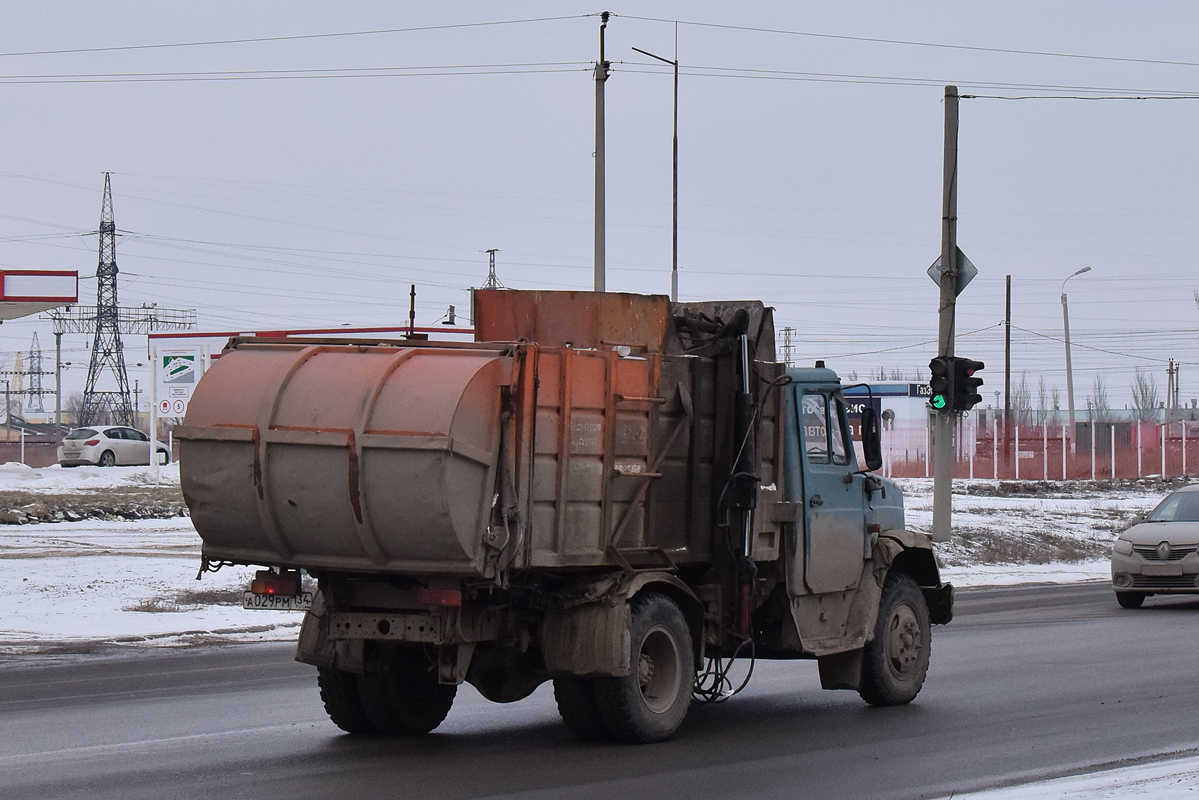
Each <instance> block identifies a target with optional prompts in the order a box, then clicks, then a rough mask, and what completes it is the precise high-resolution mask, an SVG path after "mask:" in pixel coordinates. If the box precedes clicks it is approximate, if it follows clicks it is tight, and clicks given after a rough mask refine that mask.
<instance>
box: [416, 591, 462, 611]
mask: <svg viewBox="0 0 1199 800" xmlns="http://www.w3.org/2000/svg"><path fill="white" fill-rule="evenodd" d="M416 601H417V602H418V603H423V604H424V605H427V606H445V607H447V608H458V607H459V606H461V605H462V592H460V591H458V590H457V589H417V590H416Z"/></svg>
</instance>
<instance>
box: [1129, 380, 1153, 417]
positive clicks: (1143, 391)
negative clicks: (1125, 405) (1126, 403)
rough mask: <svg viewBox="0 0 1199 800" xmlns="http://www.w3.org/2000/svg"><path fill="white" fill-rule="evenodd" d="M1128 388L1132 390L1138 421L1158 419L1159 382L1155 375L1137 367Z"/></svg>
mask: <svg viewBox="0 0 1199 800" xmlns="http://www.w3.org/2000/svg"><path fill="white" fill-rule="evenodd" d="M1128 388H1129V389H1131V390H1132V413H1133V416H1134V417H1136V419H1137V421H1139V422H1145V421H1147V420H1151V419H1157V381H1156V380H1155V379H1154V377H1153V373H1152V372H1150V371H1149V370H1147V369H1145V368H1144V367H1137V369H1136V373H1135V374H1134V376H1133V379H1132V383H1130V384H1128Z"/></svg>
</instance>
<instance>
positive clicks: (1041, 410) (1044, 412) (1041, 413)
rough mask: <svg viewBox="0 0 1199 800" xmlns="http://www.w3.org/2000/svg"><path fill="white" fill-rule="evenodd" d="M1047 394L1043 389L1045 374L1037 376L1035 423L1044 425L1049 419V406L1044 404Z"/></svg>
mask: <svg viewBox="0 0 1199 800" xmlns="http://www.w3.org/2000/svg"><path fill="white" fill-rule="evenodd" d="M1048 399H1049V398H1048V395H1047V392H1046V389H1045V376H1044V375H1041V376H1040V377H1038V378H1037V424H1038V425H1044V424H1046V423H1047V422H1048V421H1049V408H1048V406H1047V405H1046V403H1047V401H1048Z"/></svg>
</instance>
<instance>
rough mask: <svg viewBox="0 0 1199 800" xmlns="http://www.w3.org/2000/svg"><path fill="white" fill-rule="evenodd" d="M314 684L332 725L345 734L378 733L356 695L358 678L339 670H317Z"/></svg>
mask: <svg viewBox="0 0 1199 800" xmlns="http://www.w3.org/2000/svg"><path fill="white" fill-rule="evenodd" d="M316 683H317V686H319V687H321V702H323V703H324V704H325V712H326V713H327V714H328V715H329V719H331V720H333V724H334V725H336V726H337V727H339V728H341V729H342V730H343V731H345V732H346V733H378V732H379V729H378V728H376V727H375V725H374V723H373V722H371V721H370V718H369V717H368V716H367V715H366V710H365V709H364V708H363V707H362V699H361V698H360V697H359V695H358V676H357V675H355V674H354V673H352V672H346V671H345V670H340V669H325V668H323V667H321V668H318V669H317V671H316Z"/></svg>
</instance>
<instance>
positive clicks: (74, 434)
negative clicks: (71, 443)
mask: <svg viewBox="0 0 1199 800" xmlns="http://www.w3.org/2000/svg"><path fill="white" fill-rule="evenodd" d="M95 435H96V432H95V431H94V430H92V429H91V428H79V429H77V430H73V431H71V432H70V433H68V434H67V438H68V439H90V438H92V437H93V436H95Z"/></svg>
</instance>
